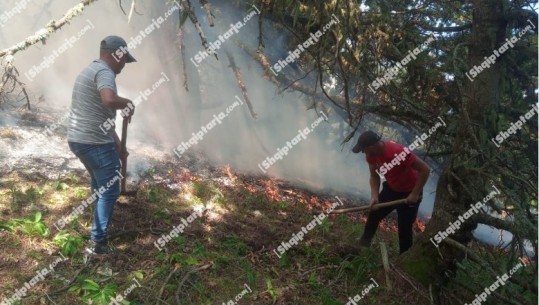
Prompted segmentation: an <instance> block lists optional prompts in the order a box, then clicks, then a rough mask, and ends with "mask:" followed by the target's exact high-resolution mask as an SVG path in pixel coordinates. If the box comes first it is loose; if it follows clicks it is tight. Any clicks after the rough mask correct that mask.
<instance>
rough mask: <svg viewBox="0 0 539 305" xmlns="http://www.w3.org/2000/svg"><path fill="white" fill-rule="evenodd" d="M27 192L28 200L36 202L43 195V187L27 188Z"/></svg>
mask: <svg viewBox="0 0 539 305" xmlns="http://www.w3.org/2000/svg"><path fill="white" fill-rule="evenodd" d="M25 194H26V198H27V199H28V201H30V203H32V204H35V203H37V200H38V199H39V198H40V197H41V196H42V195H43V189H42V188H35V187H30V188H29V189H27V190H26V192H25Z"/></svg>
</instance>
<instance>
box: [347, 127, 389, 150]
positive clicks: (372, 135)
mask: <svg viewBox="0 0 539 305" xmlns="http://www.w3.org/2000/svg"><path fill="white" fill-rule="evenodd" d="M381 138H382V137H380V136H379V135H378V134H376V132H374V131H372V130H367V131H365V132H364V133H362V134H361V135H360V136H359V139H358V140H357V144H356V146H354V148H352V151H353V152H354V153H356V154H357V153H358V152H363V150H365V148H366V147H368V146H371V145H374V144H376V143H378V141H380V139H381Z"/></svg>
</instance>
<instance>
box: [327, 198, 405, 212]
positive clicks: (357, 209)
mask: <svg viewBox="0 0 539 305" xmlns="http://www.w3.org/2000/svg"><path fill="white" fill-rule="evenodd" d="M405 202H406V199H399V200H394V201H388V202H383V203H378V204H375V205H374V206H373V210H377V209H379V208H385V207H390V206H394V205H399V204H402V203H405ZM365 210H369V211H370V210H371V206H370V205H364V206H360V207H353V208H345V209H338V210H333V211H331V212H330V213H329V214H343V213H352V212H361V211H365Z"/></svg>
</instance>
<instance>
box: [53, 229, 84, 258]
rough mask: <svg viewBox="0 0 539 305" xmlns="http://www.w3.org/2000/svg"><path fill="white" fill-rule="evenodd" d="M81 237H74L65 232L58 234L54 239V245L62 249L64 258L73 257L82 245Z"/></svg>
mask: <svg viewBox="0 0 539 305" xmlns="http://www.w3.org/2000/svg"><path fill="white" fill-rule="evenodd" d="M83 241H84V240H83V238H82V237H81V236H75V235H72V234H70V233H67V232H60V233H58V234H56V236H55V237H54V243H55V244H56V245H58V246H60V247H61V248H62V250H61V252H62V254H63V255H65V256H73V255H74V254H75V253H77V251H78V250H79V248H80V246H81V245H82V243H83Z"/></svg>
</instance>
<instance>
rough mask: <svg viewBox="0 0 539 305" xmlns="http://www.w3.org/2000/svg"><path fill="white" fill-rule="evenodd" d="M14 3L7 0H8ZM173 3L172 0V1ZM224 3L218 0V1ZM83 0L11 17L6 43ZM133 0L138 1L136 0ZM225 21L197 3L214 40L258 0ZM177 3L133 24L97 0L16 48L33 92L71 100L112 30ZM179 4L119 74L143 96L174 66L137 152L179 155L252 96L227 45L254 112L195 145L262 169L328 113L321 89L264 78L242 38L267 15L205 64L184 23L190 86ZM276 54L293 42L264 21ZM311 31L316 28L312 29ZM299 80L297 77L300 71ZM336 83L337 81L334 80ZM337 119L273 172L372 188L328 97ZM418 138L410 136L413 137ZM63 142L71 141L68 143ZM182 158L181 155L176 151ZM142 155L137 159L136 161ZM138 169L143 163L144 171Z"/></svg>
mask: <svg viewBox="0 0 539 305" xmlns="http://www.w3.org/2000/svg"><path fill="white" fill-rule="evenodd" d="M6 2H7V3H6ZM17 2H18V1H2V4H0V8H1V9H2V12H4V11H7V10H10V9H11V8H12V7H14V6H15V5H16V3H17ZM163 2H164V1H163ZM216 2H217V1H216ZM78 3H79V1H78V0H69V1H30V3H28V5H27V7H26V8H25V9H24V10H23V11H22V12H21V13H20V14H17V15H15V16H14V17H12V18H10V19H9V21H8V22H7V24H5V25H4V26H3V27H1V28H0V44H1V46H2V48H7V47H10V46H12V45H14V44H16V43H18V42H20V41H22V40H23V39H25V38H26V37H27V36H29V35H31V34H33V33H35V32H36V31H37V30H39V29H41V28H42V27H43V26H44V25H45V24H47V23H48V22H49V21H50V20H52V19H59V18H61V17H62V16H63V14H64V12H66V11H67V10H68V9H70V8H71V7H73V6H75V5H76V4H78ZM125 3H126V7H124V9H125V10H126V11H128V10H129V5H128V4H127V1H125ZM129 4H130V3H129ZM213 5H214V6H213V8H214V10H215V12H214V13H215V20H216V24H215V27H209V26H208V25H207V20H206V15H205V12H203V11H202V10H201V9H200V8H199V7H198V6H197V8H196V10H195V12H196V14H197V17H198V20H199V22H200V23H201V25H202V27H203V29H204V32H205V34H206V36H207V38H208V41H210V42H211V41H214V40H216V39H217V38H218V35H219V34H223V33H224V32H226V31H227V30H229V29H230V24H232V23H233V24H235V23H237V22H238V21H240V20H243V18H244V17H245V16H246V15H247V14H248V12H249V11H252V8H250V7H247V6H245V7H236V6H235V5H231V4H226V5H225V4H219V3H214V4H213ZM170 7H171V6H170V5H166V4H165V3H162V2H159V3H156V1H137V11H138V12H139V13H141V14H142V15H137V14H133V17H132V20H131V23H130V24H128V22H127V16H125V15H124V14H123V13H122V11H121V9H120V7H119V4H118V1H104V0H102V1H97V2H95V3H94V4H92V5H90V6H88V7H87V8H86V9H85V10H84V13H83V14H82V15H81V16H78V17H76V18H75V19H73V21H72V22H71V24H69V25H66V26H64V27H63V28H62V29H61V30H59V31H58V32H56V33H54V34H52V35H51V36H50V38H49V39H47V41H46V44H44V45H43V44H38V45H35V46H32V47H30V48H29V49H27V50H25V51H23V52H19V53H17V54H16V55H15V65H16V66H17V68H18V69H19V72H20V73H21V80H22V81H23V82H25V83H26V85H27V88H28V90H29V94H30V95H31V98H32V100H33V101H35V100H37V99H38V97H40V96H43V98H44V102H43V103H44V104H49V105H54V106H57V107H65V108H66V110H67V107H69V105H70V103H71V90H72V87H73V83H74V80H75V78H76V76H77V74H78V73H79V72H80V71H81V70H82V69H83V68H84V67H85V66H87V65H88V64H89V63H90V62H91V61H92V60H94V59H97V58H98V55H99V53H98V52H99V42H100V40H101V39H103V38H104V37H105V36H108V35H119V36H121V37H123V38H124V39H126V40H127V41H128V42H129V40H130V38H131V37H134V36H136V35H137V34H138V33H139V31H141V30H143V29H144V28H146V27H147V26H148V25H150V24H151V23H152V19H157V18H158V17H160V16H163V14H164V12H165V11H167V10H168V9H169V8H170ZM90 24H91V25H92V27H93V28H91V29H89V30H88V31H87V32H85V33H84V35H82V37H81V38H80V40H78V41H77V42H75V43H74V44H73V46H72V47H69V48H67V50H66V51H65V52H63V53H62V54H61V55H60V56H59V57H58V58H56V60H55V62H54V64H52V65H51V67H49V68H47V69H45V70H43V71H41V72H40V73H39V74H37V75H36V76H35V78H34V79H33V80H32V81H30V80H28V79H27V78H26V77H25V76H24V73H25V72H28V71H29V70H30V69H31V68H32V67H33V66H37V65H39V64H40V63H41V61H42V60H43V57H44V56H49V55H51V54H53V52H54V51H55V50H57V49H58V48H59V47H60V46H61V45H62V44H63V43H64V42H65V40H66V39H69V38H70V37H73V36H77V35H78V33H79V32H80V31H81V30H83V29H84V28H85V27H88V26H89V25H90ZM178 24H179V21H178V12H177V11H175V12H174V13H173V15H172V16H171V17H169V18H168V19H167V20H166V21H165V22H164V23H163V24H161V26H160V28H159V29H155V30H154V31H153V32H152V33H151V34H149V35H148V36H147V37H145V38H144V39H143V40H142V42H141V44H140V45H137V47H136V48H135V49H133V50H131V53H132V54H133V55H134V56H135V58H136V59H137V61H138V62H136V63H132V64H127V65H126V67H125V68H124V70H123V71H122V73H121V74H119V75H118V76H117V79H116V81H117V85H118V94H119V95H120V96H123V97H126V98H129V99H133V100H134V99H135V98H136V97H137V96H138V95H139V92H140V91H144V90H146V89H149V88H152V86H153V85H154V84H155V83H156V82H158V81H159V80H160V79H161V78H163V77H164V75H166V77H167V79H168V81H166V82H163V83H162V84H160V86H159V88H157V89H156V90H155V92H153V93H152V94H151V95H150V96H149V97H148V100H143V101H142V102H141V103H140V104H139V105H138V106H137V108H136V112H135V115H134V117H133V120H132V123H131V124H130V127H129V138H128V143H127V145H128V149H129V151H130V153H131V157H133V156H136V150H137V146H136V145H134V144H133V143H145V144H149V145H154V146H156V147H162V148H163V150H164V151H166V152H167V153H169V154H170V155H172V156H174V154H173V149H174V148H176V147H177V146H178V145H180V143H181V142H188V141H189V138H191V137H192V134H193V133H197V132H198V131H200V130H201V127H202V126H203V125H206V124H207V123H208V122H209V121H211V120H212V119H213V117H214V115H218V114H219V113H220V112H224V111H225V109H226V108H227V107H229V106H230V105H232V104H233V103H234V102H235V101H236V96H238V97H240V99H241V100H243V101H244V98H243V96H242V92H241V90H240V89H239V87H238V83H237V81H236V79H235V77H234V72H233V71H232V69H231V67H230V63H229V61H228V59H227V56H226V54H225V52H224V50H225V48H226V49H227V50H228V51H229V52H230V54H232V56H233V57H234V59H235V62H236V65H237V66H238V67H239V68H240V72H241V74H242V78H243V82H244V84H245V87H246V88H247V91H248V95H249V98H250V100H251V102H252V106H253V109H254V111H255V112H256V113H257V114H258V118H257V119H253V118H252V117H251V115H250V113H249V109H248V107H247V104H246V103H245V101H244V104H243V105H241V106H240V107H238V108H236V109H234V110H233V111H232V112H231V113H230V115H229V116H228V117H226V118H225V119H223V120H222V124H219V125H217V126H216V127H214V128H213V129H211V130H210V131H209V132H208V133H206V134H205V135H204V138H203V140H202V141H200V142H199V143H198V144H196V145H195V146H194V147H192V148H189V150H188V151H187V153H188V152H189V151H203V152H204V153H205V154H206V155H207V156H208V157H209V158H210V159H211V160H212V161H214V162H215V163H217V164H219V165H227V164H229V165H230V166H231V167H232V168H235V169H236V170H241V171H246V172H252V173H255V174H262V172H261V170H260V168H259V166H258V164H259V163H261V162H262V161H263V160H264V159H266V157H270V156H271V155H273V154H275V153H276V152H277V149H278V148H280V147H283V146H285V145H286V142H287V141H290V140H291V139H292V138H294V137H295V136H296V135H297V134H298V130H300V129H301V130H303V129H305V128H306V127H310V126H311V124H312V123H313V122H314V121H316V120H317V119H318V118H319V117H320V116H321V115H320V113H318V112H317V111H315V110H312V109H309V110H308V109H307V108H308V106H309V105H311V104H312V98H311V97H308V96H305V95H303V94H300V93H298V92H294V91H290V90H288V91H285V92H282V93H281V88H278V87H277V86H276V85H275V84H274V83H272V82H271V81H270V80H268V79H267V78H265V77H264V71H263V69H262V68H261V66H260V65H259V63H258V62H257V61H256V60H254V59H253V58H251V57H250V56H249V55H248V54H247V53H246V52H244V51H243V50H242V49H241V48H240V47H238V42H241V43H243V44H245V45H246V46H247V47H249V48H251V49H256V47H257V46H258V16H254V17H253V18H252V19H251V20H249V21H247V22H246V24H245V25H244V26H243V27H242V28H241V29H240V30H239V33H238V34H234V35H233V36H232V37H231V38H230V39H228V40H226V41H225V42H224V43H223V46H222V48H221V49H220V50H219V51H218V57H219V60H217V59H216V58H215V57H213V56H210V57H208V58H206V59H205V60H204V61H203V62H202V63H201V64H200V65H199V66H198V67H196V66H195V65H194V64H193V63H192V62H190V61H189V58H191V57H192V56H194V55H195V54H196V53H197V52H199V51H201V50H203V49H202V46H201V42H200V38H199V36H198V33H197V31H196V29H195V27H194V26H193V24H192V23H191V22H190V20H187V21H186V23H185V25H184V31H183V32H182V34H183V35H184V47H185V52H186V58H185V64H186V71H187V83H188V86H189V91H186V89H185V88H184V85H183V84H184V81H185V78H184V75H183V68H182V67H183V63H182V58H181V51H180V49H179V39H178ZM264 32H265V34H264V35H265V39H266V54H267V55H268V58H269V60H270V64H274V63H275V62H276V61H277V60H278V59H281V58H283V57H286V56H287V54H288V51H289V50H290V49H291V48H293V47H292V46H291V45H290V44H289V43H287V39H286V38H288V37H287V36H286V34H284V33H283V30H282V29H276V28H275V27H272V24H271V23H270V21H264ZM306 38H308V37H306ZM294 69H296V68H295V67H294V65H290V66H288V67H285V68H284V69H283V70H282V71H281V72H280V73H285V74H286V73H293V72H294ZM290 78H291V79H293V78H292V77H290ZM303 84H304V85H307V86H311V87H314V80H313V79H309V78H306V79H305V80H303ZM328 86H329V87H328V88H331V85H330V84H328ZM318 110H324V111H325V113H326V114H327V116H328V118H329V120H328V121H327V122H322V123H321V124H320V125H319V126H317V127H316V128H315V129H314V130H313V131H312V132H311V133H310V134H308V135H307V137H306V139H305V140H302V141H300V142H299V143H298V144H297V145H295V146H293V147H292V148H291V149H290V151H289V154H288V155H287V156H285V157H284V158H283V159H282V160H279V161H278V162H277V163H275V164H274V165H272V166H271V167H270V168H269V170H268V174H269V175H271V176H274V177H278V178H282V179H285V180H288V181H290V182H292V183H297V184H301V185H304V186H307V187H309V188H311V189H314V190H320V189H332V190H334V191H335V192H339V193H347V194H350V195H352V196H354V197H355V198H357V199H365V200H366V199H367V198H369V197H370V190H369V182H368V179H369V171H368V168H367V166H366V162H365V158H364V155H362V154H360V155H356V154H353V153H351V151H350V149H351V145H352V144H353V143H352V142H354V143H355V141H356V139H357V136H356V137H355V138H354V139H353V140H352V141H350V143H348V144H346V145H345V146H344V147H341V146H340V143H341V141H342V140H343V139H344V137H345V136H346V134H347V132H349V129H348V128H347V127H346V126H345V124H344V123H343V120H342V118H341V117H340V116H339V115H338V114H337V113H336V112H335V111H334V110H333V109H332V108H331V107H330V106H329V105H328V104H326V105H325V106H324V107H322V105H319V107H318ZM117 118H118V120H117V124H116V126H118V125H119V128H118V127H117V132H118V134H121V121H120V116H119V114H118V116H117ZM406 144H409V143H403V145H406ZM61 149H65V150H68V147H67V143H66V145H65V146H64V147H62V148H61ZM131 157H130V162H128V166H129V167H128V172H133V173H134V172H136V171H139V170H140V169H144V168H147V166H148V164H147V161H144V160H140V159H137V158H133V159H131ZM174 157H175V158H177V157H176V156H174ZM131 160H133V161H131ZM135 169H137V170H135ZM436 180H437V177H436V176H434V175H433V176H431V178H430V179H429V183H428V184H427V186H426V187H425V190H424V199H423V203H422V204H421V207H420V215H423V216H425V215H430V213H431V211H432V203H433V201H434V189H435V183H436Z"/></svg>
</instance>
